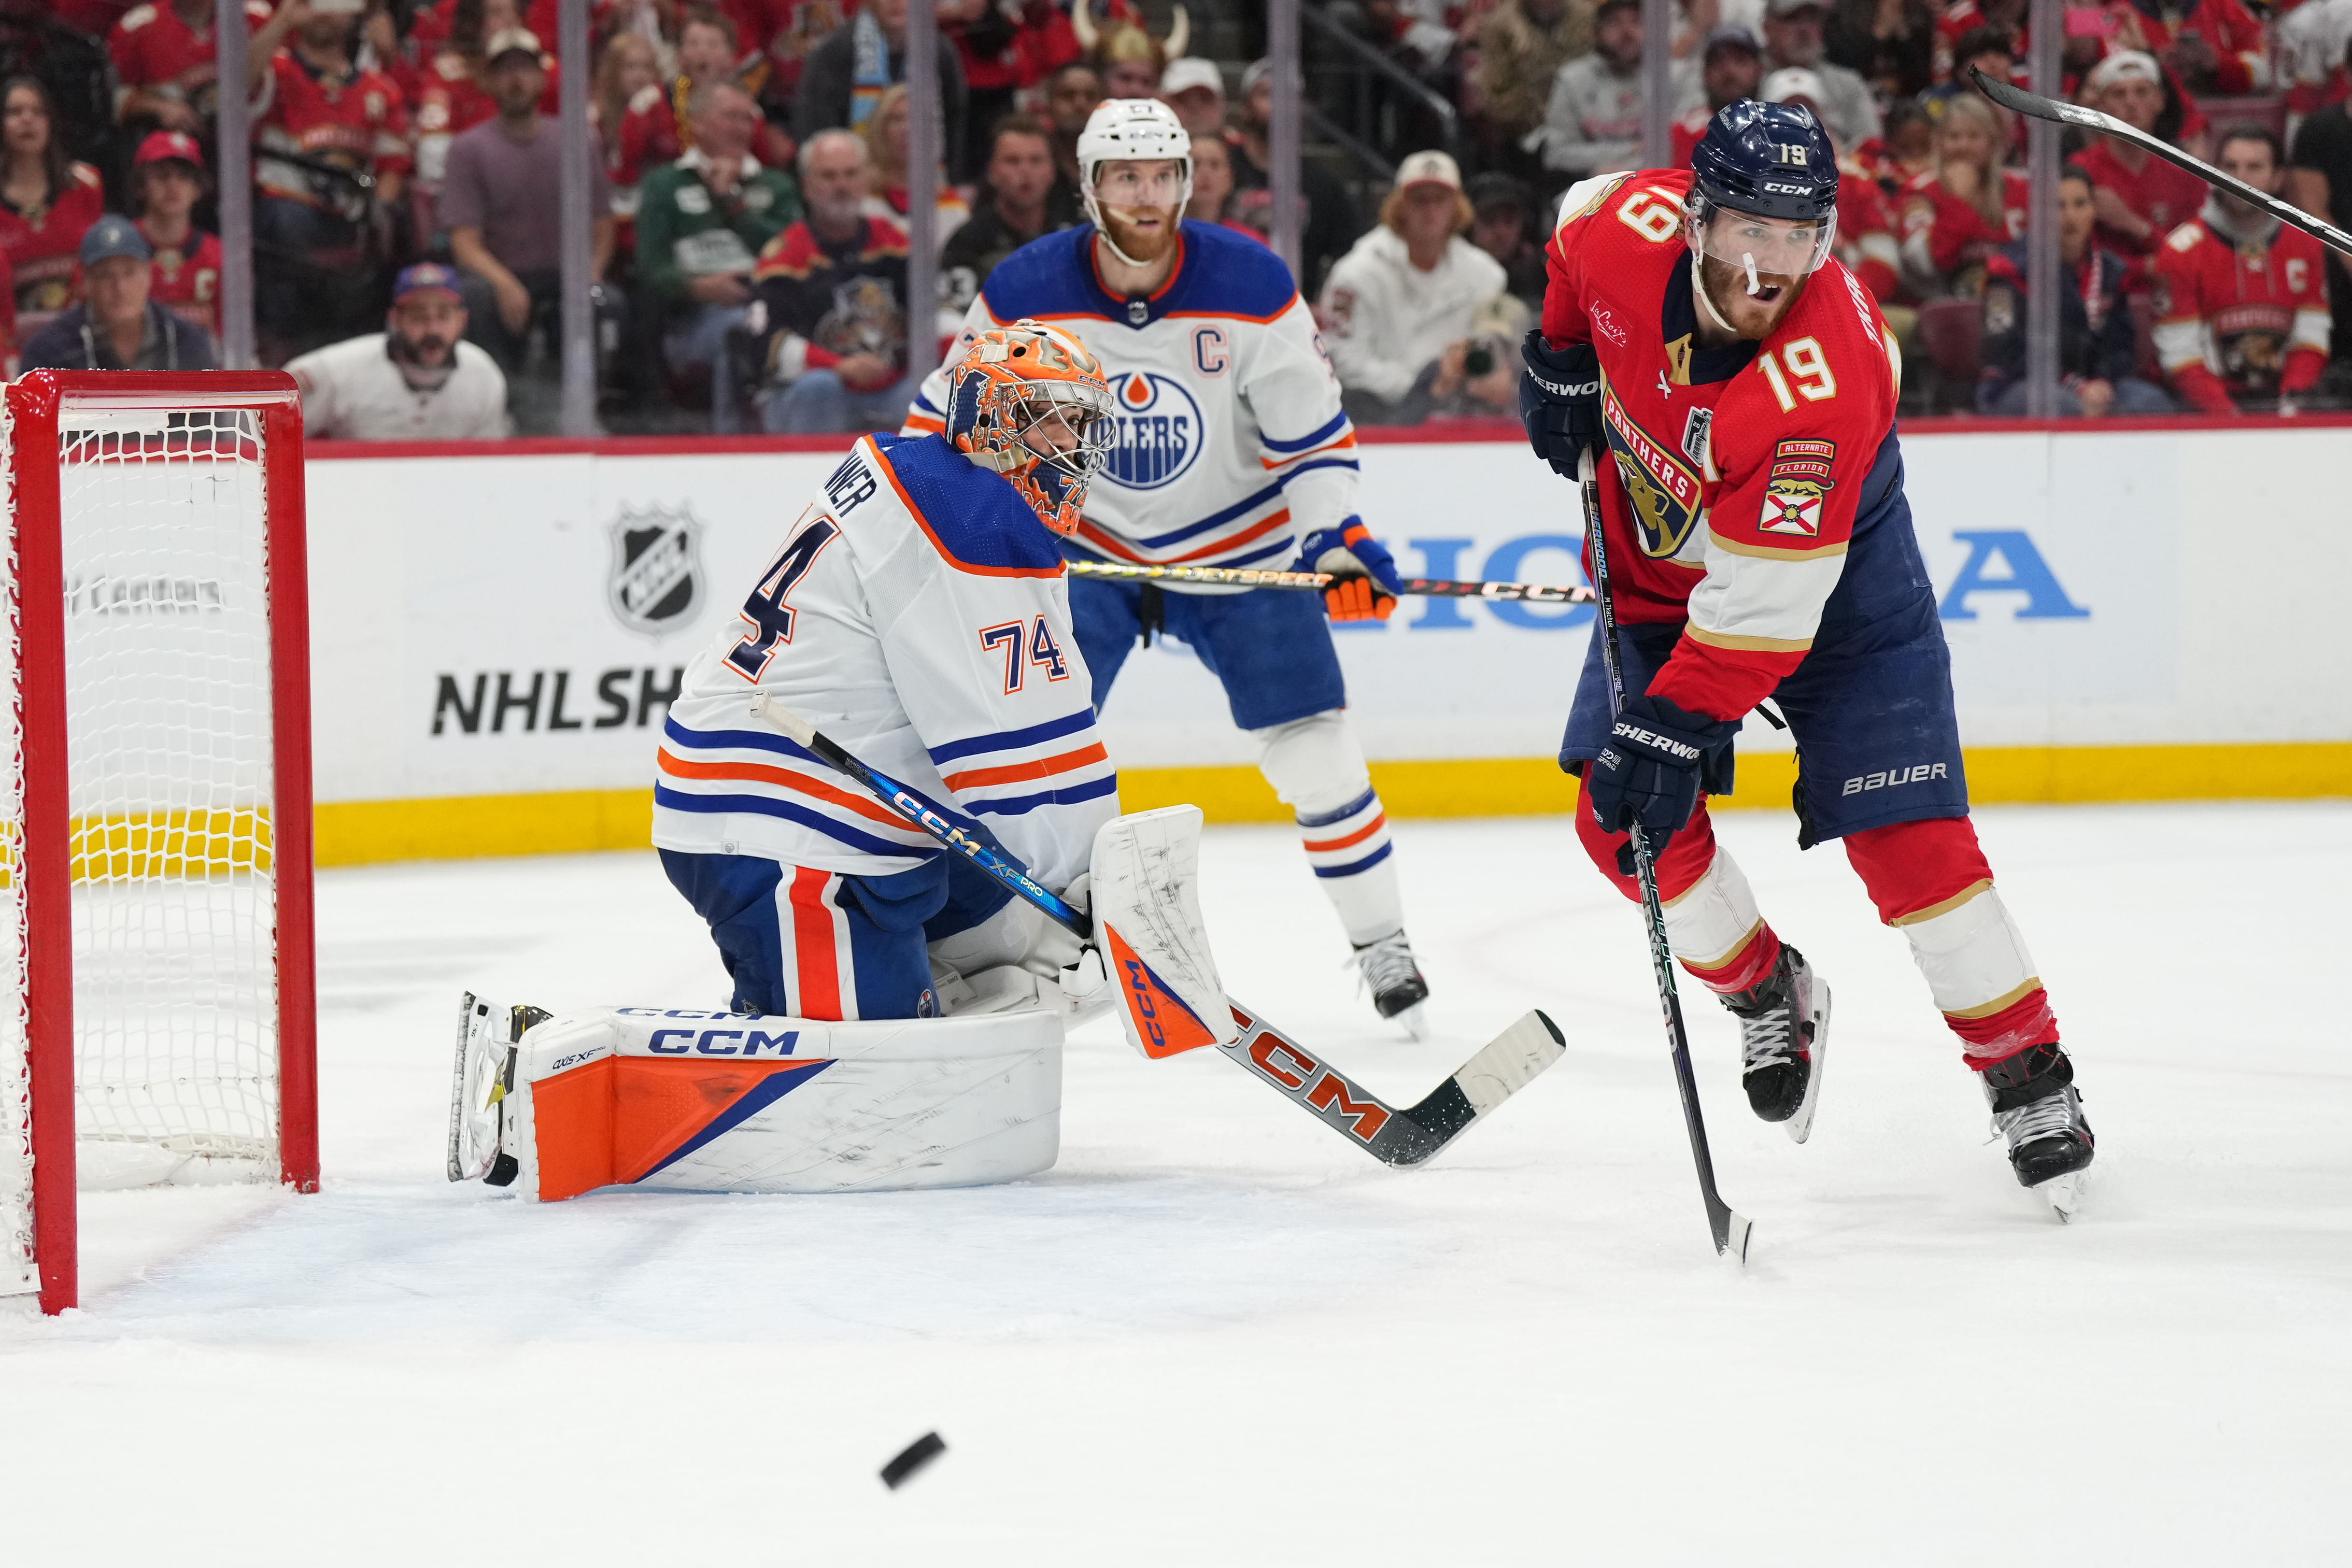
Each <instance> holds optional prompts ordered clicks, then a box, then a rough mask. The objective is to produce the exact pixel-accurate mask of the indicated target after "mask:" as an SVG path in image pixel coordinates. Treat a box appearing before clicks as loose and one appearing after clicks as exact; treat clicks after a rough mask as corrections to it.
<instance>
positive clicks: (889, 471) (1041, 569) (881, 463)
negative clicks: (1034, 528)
mask: <svg viewBox="0 0 2352 1568" xmlns="http://www.w3.org/2000/svg"><path fill="white" fill-rule="evenodd" d="M858 445H860V446H863V447H864V448H866V451H867V452H868V453H870V454H872V455H873V458H874V465H875V466H876V467H877V468H879V469H881V470H882V476H883V477H884V478H885V479H887V480H889V481H890V488H892V489H893V490H896V491H898V499H899V500H900V501H901V502H903V503H904V504H905V506H906V508H907V515H908V517H912V518H914V519H915V526H916V527H917V528H920V529H922V530H923V534H924V537H925V538H929V540H930V541H931V548H932V549H935V550H937V551H939V552H940V559H941V560H944V561H946V562H947V563H948V564H949V565H950V566H951V567H954V568H955V569H956V570H958V571H968V572H970V573H971V574H972V575H973V576H974V577H1059V576H1061V575H1062V563H1061V562H1059V561H1055V563H1054V564H1053V565H1052V566H974V565H973V564H972V563H971V562H970V561H968V560H965V559H961V557H959V556H958V555H957V554H956V553H955V552H954V551H953V550H951V549H948V546H947V541H946V540H945V539H942V538H940V536H939V531H938V530H937V529H935V528H932V527H931V523H930V519H929V518H928V517H924V516H923V508H922V507H919V506H917V505H915V497H912V496H909V495H908V494H907V486H904V485H901V484H899V483H898V470H897V469H895V468H893V467H891V466H890V459H889V458H888V456H887V455H885V454H884V453H883V451H882V448H881V447H879V446H877V445H876V444H874V442H873V440H872V439H871V438H868V439H866V440H863V441H860V442H859V443H858Z"/></svg>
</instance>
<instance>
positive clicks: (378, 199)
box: [246, 0, 414, 364]
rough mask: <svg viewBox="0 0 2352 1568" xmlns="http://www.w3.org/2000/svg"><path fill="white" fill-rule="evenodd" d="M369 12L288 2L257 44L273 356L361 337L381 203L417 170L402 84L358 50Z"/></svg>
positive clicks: (355, 3)
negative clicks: (371, 234)
mask: <svg viewBox="0 0 2352 1568" xmlns="http://www.w3.org/2000/svg"><path fill="white" fill-rule="evenodd" d="M364 8H365V0H284V3H283V4H281V5H279V6H278V11H277V13H276V14H275V15H274V16H271V17H270V18H269V21H268V25H267V26H264V27H262V28H261V29H260V30H259V31H257V32H256V33H255V34H254V35H253V37H252V40H251V42H250V44H249V45H248V46H247V51H246V68H247V79H248V81H249V83H250V89H251V91H252V92H253V94H254V95H255V97H256V99H257V104H256V107H255V111H254V140H255V141H256V143H257V156H256V158H255V160H254V178H255V184H256V187H257V188H256V190H255V192H254V198H253V240H254V249H255V252H256V260H257V264H258V266H257V274H258V275H259V276H258V277H257V287H255V289H254V327H255V330H256V332H257V335H258V336H259V338H260V339H261V340H262V357H263V358H264V360H265V361H268V362H270V363H273V364H282V363H284V362H285V361H286V360H287V359H288V358H289V357H290V356H291V355H292V354H294V353H298V352H299V351H300V350H302V349H303V348H306V347H310V346H313V344H315V343H318V342H325V341H328V340H332V339H340V338H346V337H350V336H352V334H353V332H354V331H355V330H356V329H357V328H358V325H359V323H360V322H361V321H362V320H363V319H364V318H365V315H366V314H367V313H368V308H369V307H370V306H371V305H372V304H373V302H372V301H370V300H369V299H367V298H366V292H367V290H368V288H369V287H371V286H372V284H373V278H371V277H368V276H367V275H366V272H365V269H364V266H363V263H364V260H365V258H366V256H367V246H366V236H367V233H368V229H369V227H370V226H371V225H373V222H374V214H375V213H376V211H377V210H378V209H379V207H381V208H391V207H394V206H396V205H397V204H399V202H400V199H401V196H402V193H403V192H404V189H405V187H406V184H407V181H408V176H409V173H410V172H411V170H412V168H413V167H414V158H413V156H412V154H411V152H410V148H409V141H408V106H407V104H406V102H405V101H404V99H402V97H401V94H400V89H399V88H397V87H395V86H394V85H393V82H392V78H389V77H386V76H384V75H383V74H382V73H381V72H378V71H373V70H369V69H366V68H362V66H361V65H360V64H359V63H358V61H357V59H356V57H354V54H353V47H354V40H355V37H356V35H357V32H358V26H359V18H360V15H361V13H362V10H363V9H364ZM274 153H290V154H293V155H295V156H296V157H299V158H300V159H301V160H303V162H293V161H291V160H289V159H288V158H281V157H274V156H272V154H274ZM336 171H345V172H347V175H348V176H349V177H347V175H345V174H339V173H337V172H336ZM359 175H367V176H369V177H370V178H371V179H372V180H373V187H372V188H371V187H370V186H369V185H367V184H366V183H362V181H360V180H359V179H357V178H356V176H359Z"/></svg>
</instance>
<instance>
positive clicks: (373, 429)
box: [286, 261, 512, 441]
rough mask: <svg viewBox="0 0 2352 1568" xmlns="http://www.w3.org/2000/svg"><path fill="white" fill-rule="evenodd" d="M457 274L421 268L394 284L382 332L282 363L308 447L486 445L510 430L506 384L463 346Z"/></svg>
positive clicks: (485, 359)
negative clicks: (295, 392)
mask: <svg viewBox="0 0 2352 1568" xmlns="http://www.w3.org/2000/svg"><path fill="white" fill-rule="evenodd" d="M460 288H461V280H460V278H459V277H458V276H457V272H456V270H455V269H453V268H451V267H443V266H441V265H440V264H439V263H437V262H430V261H427V262H420V263H418V264H417V265H416V266H415V267H409V268H407V269H406V270H405V271H404V272H402V273H401V274H400V276H399V277H397V278H395V279H394V281H393V286H392V308H391V309H390V310H389V311H387V312H386V313H385V315H384V319H383V325H384V329H383V331H381V332H368V333H364V334H362V336H360V337H357V338H349V339H346V340H343V341H342V342H340V343H330V344H329V345H328V346H327V347H325V348H323V349H314V350H311V351H310V353H307V354H303V355H301V356H299V357H298V358H296V359H294V360H290V361H288V362H287V366H286V371H287V373H288V374H289V375H291V376H292V377H293V378H294V384H295V385H296V386H297V387H299V388H300V389H301V392H302V428H303V433H304V434H306V435H308V436H309V437H310V439H311V440H313V441H484V440H497V439H499V438H500V437H503V436H505V435H507V434H509V433H510V432H511V430H512V425H511V423H510V422H509V419H508V417H507V382H506V377H505V376H504V375H502V374H501V373H500V372H499V367H498V361H495V360H493V359H491V358H490V356H489V355H488V354H487V353H484V352H483V351H482V350H480V349H479V348H478V347H476V346H475V345H474V344H472V343H469V342H467V341H466V303H465V299H464V297H463V295H462V294H461V293H460Z"/></svg>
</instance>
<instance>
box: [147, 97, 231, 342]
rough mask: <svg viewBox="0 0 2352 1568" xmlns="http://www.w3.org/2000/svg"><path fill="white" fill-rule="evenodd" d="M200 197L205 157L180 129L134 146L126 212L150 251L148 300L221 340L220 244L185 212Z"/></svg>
mask: <svg viewBox="0 0 2352 1568" xmlns="http://www.w3.org/2000/svg"><path fill="white" fill-rule="evenodd" d="M204 193H205V154H204V150H203V149H202V148H200V147H198V146H197V145H196V139H195V138H194V137H193V136H190V135H188V134H187V133H186V132H184V131H156V132H154V133H153V134H152V135H151V136H149V137H148V138H147V140H146V141H142V142H141V143H140V144H139V156H138V157H137V158H136V159H134V160H133V161H132V162H131V209H132V211H133V212H135V213H136V214H138V220H139V232H140V233H141V234H142V235H145V236H146V240H147V246H148V248H149V249H150V250H152V251H153V252H154V258H153V261H152V267H153V269H154V273H155V277H154V281H153V283H152V285H150V286H149V287H148V290H147V297H148V298H150V299H152V300H153V301H155V303H156V304H158V305H161V306H162V307H163V308H164V309H166V310H169V311H171V312H172V313H173V314H174V315H176V316H179V317H181V318H182V319H184V320H189V321H193V322H194V323H195V324H196V325H197V326H199V327H202V328H203V329H205V335H206V336H208V337H211V338H213V339H215V340H218V339H219V337H220V275H221V243H220V238H219V236H218V235H208V234H206V233H205V231H204V230H202V229H200V228H198V227H196V225H195V224H194V221H193V219H192V218H191V216H190V214H193V213H194V211H195V207H196V203H197V202H198V201H199V200H201V199H202V198H203V196H204Z"/></svg>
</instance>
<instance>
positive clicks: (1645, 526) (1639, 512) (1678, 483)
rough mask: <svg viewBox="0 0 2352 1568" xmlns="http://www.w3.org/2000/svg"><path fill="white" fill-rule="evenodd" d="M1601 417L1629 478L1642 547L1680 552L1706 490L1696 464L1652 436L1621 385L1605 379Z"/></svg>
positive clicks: (1660, 555)
mask: <svg viewBox="0 0 2352 1568" xmlns="http://www.w3.org/2000/svg"><path fill="white" fill-rule="evenodd" d="M1601 423H1602V424H1603V425H1604V426H1606V427H1607V430H1608V432H1609V450H1610V452H1611V454H1612V455H1614V456H1615V457H1616V459H1617V476H1618V477H1619V478H1620V479H1621V480H1622V481H1623V482H1624V486H1625V498H1626V500H1627V501H1628V502H1630V503H1631V504H1632V506H1631V509H1632V511H1633V526H1634V528H1636V529H1637V530H1638V531H1639V532H1640V535H1641V544H1642V553H1643V555H1646V556H1649V557H1651V558H1653V559H1664V558H1666V557H1668V556H1671V555H1674V554H1675V553H1676V552H1677V551H1679V550H1680V549H1682V548H1683V541H1684V540H1685V539H1687V538H1690V531H1691V526H1692V525H1693V524H1694V523H1696V522H1697V521H1698V519H1699V517H1700V514H1701V510H1702V498H1703V497H1704V494H1705V492H1704V490H1703V489H1702V487H1701V486H1700V482H1699V476H1698V472H1697V470H1696V469H1694V468H1693V467H1691V465H1689V464H1688V463H1687V462H1685V460H1684V459H1683V457H1682V456H1681V455H1679V454H1677V453H1675V452H1674V451H1672V450H1670V449H1669V448H1667V447H1665V446H1664V445H1662V444H1659V443H1658V442H1655V441H1653V440H1651V439H1650V435H1649V433H1648V432H1647V431H1645V430H1643V428H1642V427H1641V426H1640V425H1639V424H1636V423H1633V416H1632V415H1631V414H1629V413H1626V412H1625V405H1624V404H1623V403H1622V402H1618V401H1617V392H1616V389H1614V388H1613V387H1611V386H1610V385H1609V384H1608V382H1607V381H1606V380H1605V379H1604V380H1603V382H1602V383H1601Z"/></svg>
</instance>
